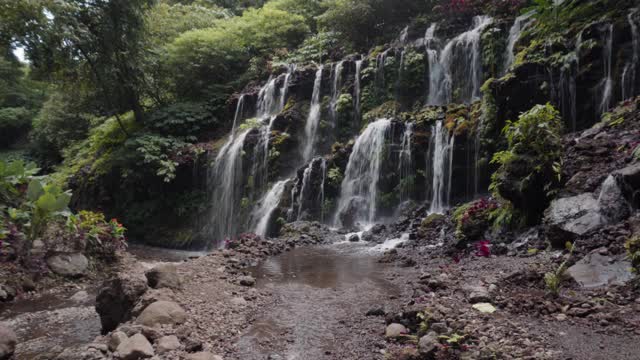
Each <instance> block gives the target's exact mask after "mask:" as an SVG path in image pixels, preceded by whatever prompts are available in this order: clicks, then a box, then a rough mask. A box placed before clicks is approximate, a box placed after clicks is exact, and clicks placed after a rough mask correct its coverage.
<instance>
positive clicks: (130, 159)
mask: <svg viewBox="0 0 640 360" xmlns="http://www.w3.org/2000/svg"><path fill="white" fill-rule="evenodd" d="M186 145H187V144H186V143H184V142H183V141H181V140H179V139H177V138H174V137H165V136H161V135H156V134H149V133H143V134H140V135H137V136H135V137H133V138H130V139H128V140H127V141H126V142H125V143H124V147H123V149H122V154H120V156H119V157H118V158H119V159H118V160H119V161H126V162H127V163H129V166H126V167H124V168H123V173H122V175H123V176H124V177H129V176H141V175H142V174H141V171H139V170H136V168H135V165H136V164H144V165H145V167H149V168H150V169H151V171H153V172H154V173H155V175H157V176H159V177H160V178H162V179H163V180H164V181H165V182H171V181H172V180H173V179H175V177H176V168H177V166H178V165H179V163H178V162H177V161H175V160H174V157H177V156H179V155H181V151H182V150H183V149H184V148H186Z"/></svg>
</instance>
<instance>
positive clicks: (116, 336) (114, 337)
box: [107, 331, 129, 351]
mask: <svg viewBox="0 0 640 360" xmlns="http://www.w3.org/2000/svg"><path fill="white" fill-rule="evenodd" d="M128 338H129V337H128V336H127V335H126V334H125V333H123V332H122V331H114V332H113V333H111V335H109V342H108V343H107V346H108V347H109V350H111V351H116V349H117V348H118V346H120V344H122V343H123V342H125V341H126V340H127V339H128Z"/></svg>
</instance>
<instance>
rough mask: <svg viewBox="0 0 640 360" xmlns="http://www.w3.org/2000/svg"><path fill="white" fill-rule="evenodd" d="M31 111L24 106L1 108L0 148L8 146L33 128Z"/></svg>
mask: <svg viewBox="0 0 640 360" xmlns="http://www.w3.org/2000/svg"><path fill="white" fill-rule="evenodd" d="M31 116H32V114H31V112H30V111H29V110H27V109H25V108H23V107H17V108H0V148H4V147H8V146H10V145H11V144H13V143H15V141H16V140H17V139H19V138H21V137H23V136H25V135H26V134H27V132H28V131H29V129H30V128H31Z"/></svg>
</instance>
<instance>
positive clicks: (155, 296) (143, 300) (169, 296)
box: [131, 288, 176, 317]
mask: <svg viewBox="0 0 640 360" xmlns="http://www.w3.org/2000/svg"><path fill="white" fill-rule="evenodd" d="M156 301H176V295H175V293H174V292H173V290H171V289H169V288H162V289H149V290H147V292H145V293H144V295H142V297H140V299H139V300H138V302H137V303H136V305H135V307H134V308H133V310H132V311H131V315H133V316H134V317H137V316H139V315H140V314H141V313H142V311H144V309H146V308H147V306H149V305H151V304H153V303H154V302H156Z"/></svg>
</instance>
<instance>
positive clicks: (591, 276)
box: [567, 250, 633, 289]
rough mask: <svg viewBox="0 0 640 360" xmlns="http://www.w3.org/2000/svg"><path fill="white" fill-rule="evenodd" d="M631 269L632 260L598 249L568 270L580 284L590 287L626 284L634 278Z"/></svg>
mask: <svg viewBox="0 0 640 360" xmlns="http://www.w3.org/2000/svg"><path fill="white" fill-rule="evenodd" d="M630 269H631V263H630V262H628V261H626V260H623V259H618V258H613V257H609V256H605V255H601V254H600V253H599V252H598V251H597V250H596V251H594V252H592V253H590V254H589V255H587V256H585V257H584V258H583V259H582V260H580V261H578V262H577V263H576V264H575V265H573V266H572V267H570V268H569V269H568V270H567V272H568V273H569V275H570V276H571V277H572V278H573V280H575V281H576V282H577V283H578V284H580V286H582V287H584V288H588V289H589V288H597V287H603V286H609V285H624V284H626V283H627V282H628V281H629V280H631V279H632V278H633V274H632V273H631V271H630Z"/></svg>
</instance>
